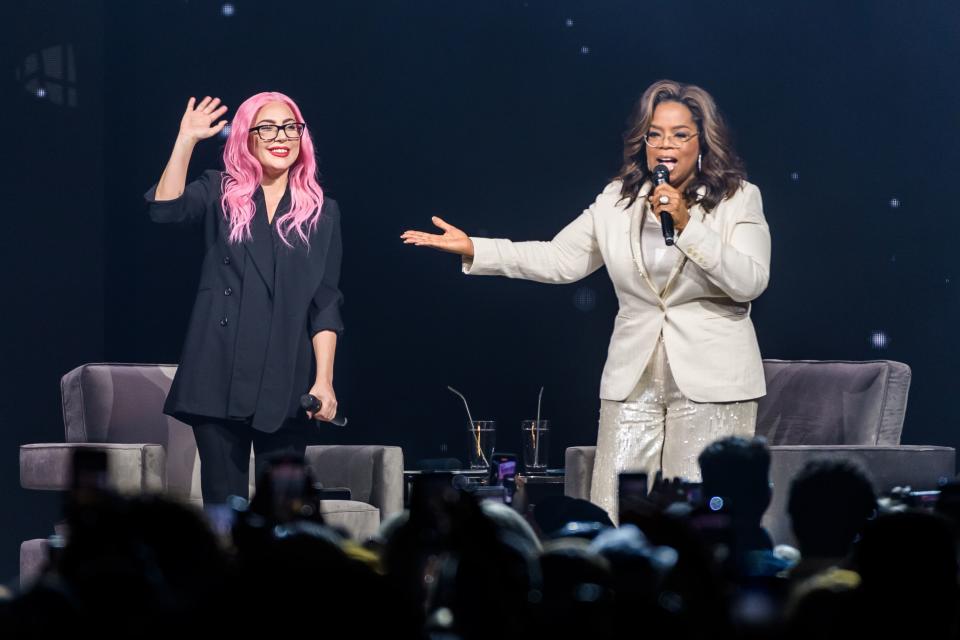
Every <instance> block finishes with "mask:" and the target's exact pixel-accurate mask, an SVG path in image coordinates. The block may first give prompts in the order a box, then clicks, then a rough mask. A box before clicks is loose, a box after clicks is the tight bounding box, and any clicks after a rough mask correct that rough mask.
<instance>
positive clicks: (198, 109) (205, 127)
mask: <svg viewBox="0 0 960 640" xmlns="http://www.w3.org/2000/svg"><path fill="white" fill-rule="evenodd" d="M226 112H227V106H226V105H221V104H220V98H211V97H210V96H207V97H206V98H204V99H203V100H201V101H200V104H197V100H196V98H190V100H189V101H188V102H187V110H186V111H184V112H183V119H181V120H180V136H179V137H180V138H181V139H184V140H187V141H190V142H199V141H200V140H205V139H207V138H211V137H213V136H215V135H217V134H218V133H220V131H221V130H222V129H223V128H224V127H225V126H227V121H226V120H220V122H217V123H216V124H214V122H215V121H216V120H217V119H218V118H220V116H222V115H223V114H225V113H226Z"/></svg>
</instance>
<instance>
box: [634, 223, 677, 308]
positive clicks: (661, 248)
mask: <svg viewBox="0 0 960 640" xmlns="http://www.w3.org/2000/svg"><path fill="white" fill-rule="evenodd" d="M640 254H641V255H642V256H643V266H644V267H645V269H646V271H647V276H648V277H649V278H650V280H652V281H653V284H654V286H655V287H656V288H657V291H658V292H659V293H661V294H663V288H664V286H666V284H667V278H669V277H670V273H671V272H672V271H673V268H674V267H675V266H676V265H677V262H679V261H680V260H681V259H682V258H683V252H682V251H680V249H678V248H677V245H673V246H672V247H668V246H667V245H666V243H665V242H664V241H663V231H662V229H661V227H660V220H659V218H657V215H656V214H655V213H654V212H653V211H651V210H650V209H649V208H648V209H647V213H646V215H644V216H643V218H641V220H640Z"/></svg>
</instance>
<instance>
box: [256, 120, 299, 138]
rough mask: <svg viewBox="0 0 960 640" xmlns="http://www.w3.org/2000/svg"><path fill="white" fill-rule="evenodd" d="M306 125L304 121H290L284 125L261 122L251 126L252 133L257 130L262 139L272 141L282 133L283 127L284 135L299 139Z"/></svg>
mask: <svg viewBox="0 0 960 640" xmlns="http://www.w3.org/2000/svg"><path fill="white" fill-rule="evenodd" d="M306 126H307V125H305V124H304V123H302V122H288V123H287V124H283V125H276V124H261V125H260V126H257V127H250V133H253V132H256V133H257V135H258V136H259V137H260V139H261V140H263V141H264V142H270V141H271V140H276V139H277V136H278V135H280V129H283V135H285V136H287V138H288V139H290V140H299V139H300V136H302V135H303V130H304V129H305V128H306Z"/></svg>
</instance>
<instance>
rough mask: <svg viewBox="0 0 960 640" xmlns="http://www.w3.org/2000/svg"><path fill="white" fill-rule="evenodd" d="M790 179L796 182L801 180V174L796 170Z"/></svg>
mask: <svg viewBox="0 0 960 640" xmlns="http://www.w3.org/2000/svg"><path fill="white" fill-rule="evenodd" d="M790 179H791V180H793V181H794V182H800V174H799V173H797V172H796V171H794V172H793V173H791V174H790Z"/></svg>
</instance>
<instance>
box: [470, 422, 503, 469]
mask: <svg viewBox="0 0 960 640" xmlns="http://www.w3.org/2000/svg"><path fill="white" fill-rule="evenodd" d="M469 436H470V438H469V447H470V455H469V456H468V457H469V460H470V468H471V469H489V468H490V456H491V455H493V448H494V446H495V445H496V443H497V423H496V421H495V420H474V421H473V423H471V425H470V429H469Z"/></svg>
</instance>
